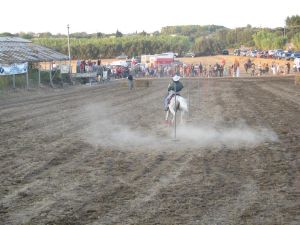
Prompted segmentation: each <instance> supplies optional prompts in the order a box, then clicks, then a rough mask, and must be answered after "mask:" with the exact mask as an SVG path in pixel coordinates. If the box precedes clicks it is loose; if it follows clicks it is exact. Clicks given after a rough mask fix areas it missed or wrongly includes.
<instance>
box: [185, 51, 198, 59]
mask: <svg viewBox="0 0 300 225" xmlns="http://www.w3.org/2000/svg"><path fill="white" fill-rule="evenodd" d="M184 57H193V58H194V57H195V53H193V52H188V53H186V54H185V55H184Z"/></svg>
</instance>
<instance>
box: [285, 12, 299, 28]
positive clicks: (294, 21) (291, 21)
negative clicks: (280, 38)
mask: <svg viewBox="0 0 300 225" xmlns="http://www.w3.org/2000/svg"><path fill="white" fill-rule="evenodd" d="M285 25H286V26H287V27H288V28H289V27H294V26H300V16H299V15H295V16H291V17H289V16H288V17H287V18H286V19H285Z"/></svg>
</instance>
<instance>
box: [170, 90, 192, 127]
mask: <svg viewBox="0 0 300 225" xmlns="http://www.w3.org/2000/svg"><path fill="white" fill-rule="evenodd" d="M177 111H180V122H181V123H183V122H184V114H185V113H187V112H188V104H187V101H186V99H185V98H183V97H181V96H179V95H176V96H173V97H172V98H171V101H170V103H169V106H168V111H167V113H166V117H165V121H166V122H167V123H169V114H170V113H171V114H172V115H173V117H172V120H171V122H172V124H173V123H174V120H175V112H177Z"/></svg>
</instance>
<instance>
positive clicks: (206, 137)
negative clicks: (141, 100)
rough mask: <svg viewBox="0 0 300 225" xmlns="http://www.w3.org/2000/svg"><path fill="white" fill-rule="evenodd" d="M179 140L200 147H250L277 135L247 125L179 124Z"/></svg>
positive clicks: (274, 139) (272, 139) (268, 140)
mask: <svg viewBox="0 0 300 225" xmlns="http://www.w3.org/2000/svg"><path fill="white" fill-rule="evenodd" d="M177 136H178V138H179V139H180V140H182V141H185V142H189V143H194V144H198V145H200V146H202V147H207V146H211V145H224V146H227V147H231V148H232V147H251V146H253V147H254V146H257V145H259V144H261V143H263V142H276V141H277V140H278V138H277V135H276V133H275V132H273V131H272V130H269V129H266V128H259V127H256V128H255V129H254V128H250V127H248V126H247V125H244V124H243V125H236V126H235V127H230V128H228V127H212V126H207V125H202V126H201V125H198V126H191V125H189V126H181V127H179V128H178V130H177Z"/></svg>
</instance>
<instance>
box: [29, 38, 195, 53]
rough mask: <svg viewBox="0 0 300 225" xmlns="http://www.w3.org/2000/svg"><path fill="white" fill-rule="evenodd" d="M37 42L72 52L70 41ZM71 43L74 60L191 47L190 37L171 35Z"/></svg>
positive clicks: (85, 39)
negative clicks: (68, 45)
mask: <svg viewBox="0 0 300 225" xmlns="http://www.w3.org/2000/svg"><path fill="white" fill-rule="evenodd" d="M33 42H34V43H37V44H40V45H43V46H47V47H50V48H52V49H55V50H57V51H59V52H62V53H65V54H67V53H68V47H67V39H66V38H35V39H33ZM70 43H71V44H70V46H71V53H72V57H73V58H98V57H101V58H112V57H116V56H118V55H120V54H122V53H125V54H126V55H128V56H129V57H133V56H138V55H141V54H155V53H161V52H170V51H171V52H178V53H179V54H182V53H183V52H186V51H188V50H189V49H190V47H191V46H190V44H191V43H190V41H189V38H188V37H185V36H175V37H173V36H167V35H159V36H142V35H135V36H122V37H118V38H71V39H70Z"/></svg>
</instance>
